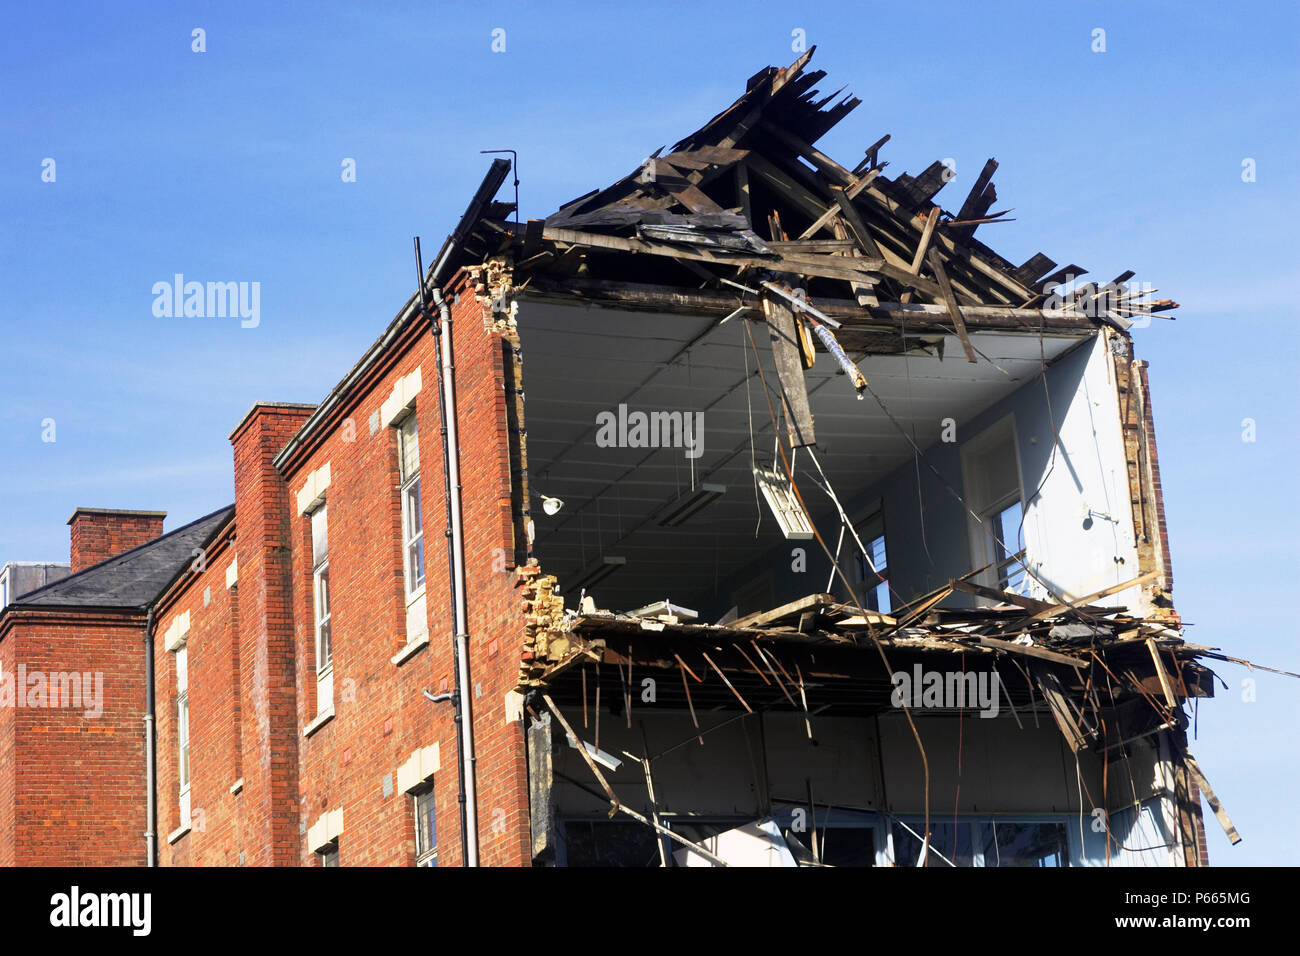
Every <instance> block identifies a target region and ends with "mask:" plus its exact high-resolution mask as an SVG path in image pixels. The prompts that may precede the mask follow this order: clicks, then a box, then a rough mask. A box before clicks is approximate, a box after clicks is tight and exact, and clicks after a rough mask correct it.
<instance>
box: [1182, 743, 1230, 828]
mask: <svg viewBox="0 0 1300 956" xmlns="http://www.w3.org/2000/svg"><path fill="white" fill-rule="evenodd" d="M1183 760H1184V762H1185V763H1186V764H1187V769H1188V770H1189V771H1191V774H1192V777H1193V778H1194V779H1195V780H1196V786H1197V787H1198V788H1199V789H1200V791H1201V792H1202V793H1203V794H1205V802H1206V803H1208V804H1209V805H1210V809H1211V810H1213V811H1214V818H1215V819H1216V820H1218V821H1219V826H1221V827H1223V832H1224V833H1226V834H1227V835H1228V842H1229V843H1231V844H1232V845H1233V846H1236V845H1237V844H1238V843H1240V842H1241V834H1240V833H1238V832H1237V828H1236V827H1235V826H1233V825H1232V819H1231V818H1230V817H1229V816H1228V811H1227V810H1225V809H1223V804H1221V803H1220V802H1219V798H1218V797H1217V796H1215V794H1214V788H1213V787H1211V786H1210V781H1208V780H1206V779H1205V774H1204V773H1202V772H1201V765H1200V764H1198V763H1197V762H1196V758H1195V757H1193V756H1192V755H1191V754H1189V753H1187V752H1186V751H1184V752H1183Z"/></svg>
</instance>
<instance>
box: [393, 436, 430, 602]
mask: <svg viewBox="0 0 1300 956" xmlns="http://www.w3.org/2000/svg"><path fill="white" fill-rule="evenodd" d="M397 445H398V465H399V470H400V472H401V477H402V554H403V559H404V562H405V565H406V600H407V602H408V603H409V602H411V601H413V600H415V599H416V598H417V597H419V596H420V594H422V593H423V592H424V519H423V517H422V516H421V512H420V445H419V435H418V433H417V430H416V423H415V412H411V414H409V415H407V416H406V418H405V419H404V420H403V421H402V425H401V428H400V429H399V430H398V433H397Z"/></svg>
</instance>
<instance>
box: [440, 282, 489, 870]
mask: <svg viewBox="0 0 1300 956" xmlns="http://www.w3.org/2000/svg"><path fill="white" fill-rule="evenodd" d="M431 292H432V295H433V304H434V305H435V306H437V308H438V315H439V319H440V324H441V329H440V334H439V336H438V339H439V343H438V345H439V352H440V356H441V364H440V365H439V367H438V371H439V374H438V378H439V384H440V385H441V388H442V413H443V427H444V429H445V430H446V441H445V443H444V446H443V447H444V454H445V464H446V480H447V500H448V505H449V508H448V510H449V511H450V515H449V517H450V519H451V561H452V589H453V595H452V596H453V601H452V603H453V614H454V618H455V643H454V644H453V656H454V659H455V660H454V663H455V668H456V696H455V698H454V701H455V707H456V722H457V724H458V725H459V727H458V729H459V732H460V748H459V749H460V774H461V786H462V788H463V789H464V792H465V802H464V803H463V804H462V806H463V808H464V814H465V822H464V834H465V865H466V866H478V865H479V859H478V788H477V786H476V782H475V774H474V771H475V756H474V719H473V706H472V704H471V701H472V699H473V691H472V685H471V684H470V671H469V624H468V616H467V614H466V608H465V602H466V598H465V538H464V533H463V529H462V527H461V500H460V442H459V440H458V438H457V433H456V366H455V362H454V359H453V354H454V353H453V348H452V341H451V309H450V308H448V306H447V302H446V300H445V299H444V298H443V297H442V289H440V288H439V287H438V286H436V285H435V286H433V288H432V290H431Z"/></svg>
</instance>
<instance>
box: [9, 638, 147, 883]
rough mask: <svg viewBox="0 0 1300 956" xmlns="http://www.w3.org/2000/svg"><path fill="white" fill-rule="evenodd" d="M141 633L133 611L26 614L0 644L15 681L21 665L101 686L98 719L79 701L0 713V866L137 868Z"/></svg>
mask: <svg viewBox="0 0 1300 956" xmlns="http://www.w3.org/2000/svg"><path fill="white" fill-rule="evenodd" d="M144 627H145V616H144V615H143V614H135V613H132V614H122V615H116V616H114V615H98V614H96V615H91V614H83V615H73V614H58V615H56V614H53V613H28V614H24V615H23V616H22V618H21V619H20V620H15V622H14V624H13V626H12V627H11V628H10V629H9V630H8V631H7V633H6V634H5V635H4V636H3V638H0V661H3V665H4V669H5V673H6V674H7V675H9V676H10V677H11V678H13V679H15V680H16V677H17V669H18V667H19V665H20V664H25V665H26V668H27V674H28V675H29V677H30V676H31V675H32V674H33V673H34V672H39V673H41V674H43V675H47V678H48V675H50V674H51V672H61V673H71V672H74V671H75V672H80V673H81V674H82V675H83V678H84V675H85V674H86V673H89V674H90V675H91V678H90V680H91V682H96V681H97V678H98V677H102V681H103V683H102V696H101V697H100V700H99V706H100V707H102V714H100V715H99V716H97V717H96V716H88V715H87V713H86V711H87V710H93V709H98V708H95V707H94V702H93V700H91V699H88V697H83V698H82V699H81V700H80V701H79V702H78V701H73V700H69V701H67V703H69V704H76V706H67V707H65V706H59V707H50V706H41V707H31V706H28V707H12V708H10V707H4V708H0V781H4V782H3V783H0V822H2V823H3V827H2V828H0V829H3V835H0V865H6V866H40V865H45V864H51V865H52V864H59V865H63V866H81V865H94V866H133V865H134V866H139V865H143V864H144V862H145V843H144V837H143V833H144V829H145V751H144V724H143V722H142V719H141V718H142V717H143V715H144V699H145V690H144V656H143V655H144V643H143V642H144ZM42 683H46V684H48V683H49V681H48V680H46V681H43V682H42ZM87 686H88V687H89V686H90V685H89V684H88V685H87ZM49 700H50V698H49V697H47V701H49ZM28 703H31V701H30V699H29V700H28ZM60 703H62V702H60Z"/></svg>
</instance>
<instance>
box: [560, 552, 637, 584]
mask: <svg viewBox="0 0 1300 956" xmlns="http://www.w3.org/2000/svg"><path fill="white" fill-rule="evenodd" d="M625 564H627V558H625V557H622V556H621V555H614V554H607V555H605V556H604V557H603V558H601V559H600V560H599V561H597V562H596V563H595V564H592V565H589V566H588V567H587V568H586V569H585V570H584V571H583V572H582V573H581V574H579V575H578V577H577V579H576V580H574V581H573V582H571V583H569V584H568V585H567V589H568V590H569V591H570V592H573V591H580V590H582V589H583V588H590V587H592V586H593V585H595V584H599V583H600V582H601V581H603V580H605V579H606V578H607V577H609V576H610V575H611V574H613V573H614V572H615V571H617V570H618V569H619V568H621V567H623V565H625Z"/></svg>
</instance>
